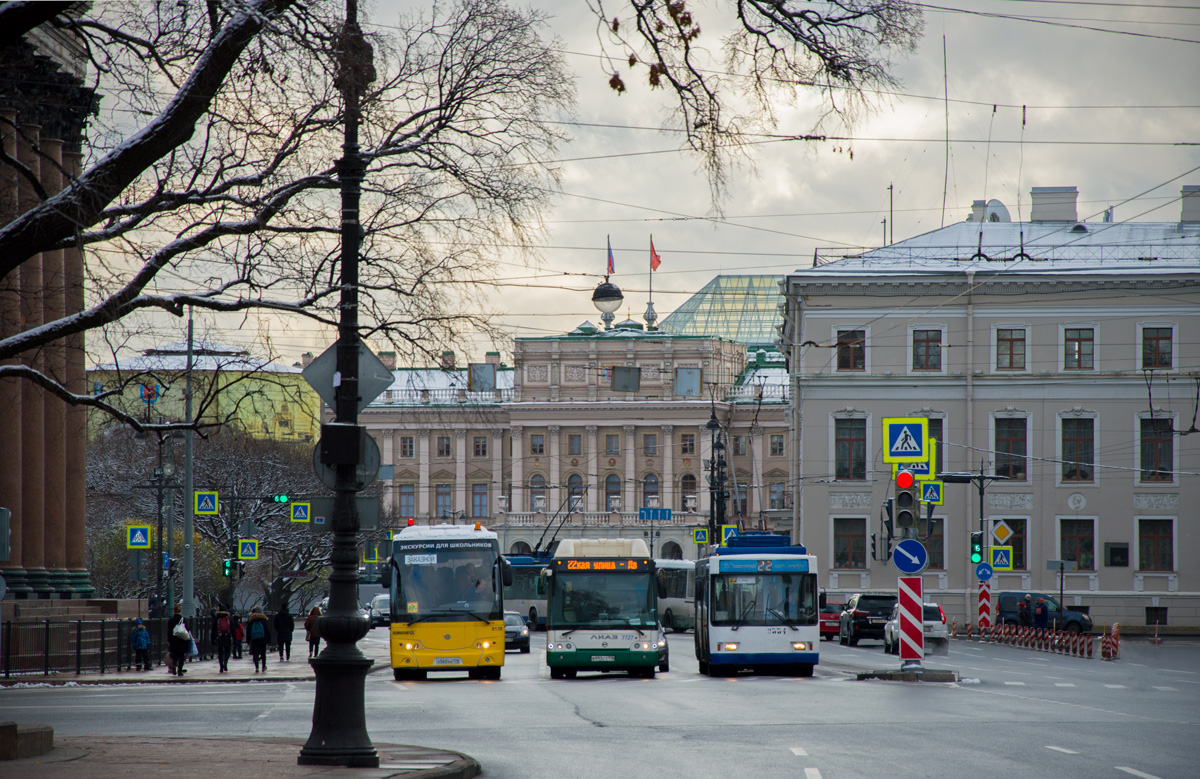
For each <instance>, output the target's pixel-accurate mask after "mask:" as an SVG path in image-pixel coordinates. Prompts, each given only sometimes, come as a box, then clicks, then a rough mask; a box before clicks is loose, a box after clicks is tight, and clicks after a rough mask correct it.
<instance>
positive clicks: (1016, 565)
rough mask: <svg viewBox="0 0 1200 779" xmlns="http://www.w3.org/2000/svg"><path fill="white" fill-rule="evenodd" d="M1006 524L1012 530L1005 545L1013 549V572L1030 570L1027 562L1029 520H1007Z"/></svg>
mask: <svg viewBox="0 0 1200 779" xmlns="http://www.w3.org/2000/svg"><path fill="white" fill-rule="evenodd" d="M1004 524H1006V525H1008V528H1009V529H1010V530H1012V535H1011V536H1010V537H1009V538H1008V539H1007V540H1006V541H1005V542H1004V545H1005V546H1011V547H1012V550H1013V554H1012V557H1013V559H1012V565H1013V570H1014V571H1025V570H1028V569H1029V566H1028V564H1027V563H1026V560H1025V550H1026V539H1027V538H1028V527H1029V520H1027V519H1008V518H1005V520H1004Z"/></svg>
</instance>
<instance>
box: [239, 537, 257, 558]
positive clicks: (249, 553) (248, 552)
mask: <svg viewBox="0 0 1200 779" xmlns="http://www.w3.org/2000/svg"><path fill="white" fill-rule="evenodd" d="M238 559H239V560H257V559H258V541H252V540H250V539H246V538H243V539H241V540H239V541H238Z"/></svg>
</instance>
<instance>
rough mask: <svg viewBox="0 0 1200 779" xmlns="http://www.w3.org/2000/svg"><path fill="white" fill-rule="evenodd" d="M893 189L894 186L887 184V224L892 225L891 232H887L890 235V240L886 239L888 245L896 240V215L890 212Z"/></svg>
mask: <svg viewBox="0 0 1200 779" xmlns="http://www.w3.org/2000/svg"><path fill="white" fill-rule="evenodd" d="M893 189H894V187H893V186H892V185H891V184H888V224H890V225H891V226H892V229H891V232H890V233H889V235H891V240H889V241H888V246H891V245H892V244H894V243H895V242H896V215H895V214H893V213H892V191H893Z"/></svg>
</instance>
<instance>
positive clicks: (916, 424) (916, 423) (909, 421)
mask: <svg viewBox="0 0 1200 779" xmlns="http://www.w3.org/2000/svg"><path fill="white" fill-rule="evenodd" d="M927 460H929V420H928V419H925V418H924V417H901V418H896V419H885V420H883V461H884V462H885V463H923V462H926V461H927Z"/></svg>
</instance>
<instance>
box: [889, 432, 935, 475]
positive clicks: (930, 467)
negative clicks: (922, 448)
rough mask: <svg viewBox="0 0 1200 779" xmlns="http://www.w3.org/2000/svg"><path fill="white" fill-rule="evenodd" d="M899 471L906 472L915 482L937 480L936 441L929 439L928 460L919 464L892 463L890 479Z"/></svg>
mask: <svg viewBox="0 0 1200 779" xmlns="http://www.w3.org/2000/svg"><path fill="white" fill-rule="evenodd" d="M901 470H905V471H908V472H909V473H911V474H912V475H913V479H914V480H915V481H929V480H930V479H936V478H937V439H936V438H930V439H929V459H928V460H926V461H925V462H920V463H892V478H893V479H894V478H896V474H897V473H899V472H900V471H901Z"/></svg>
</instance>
